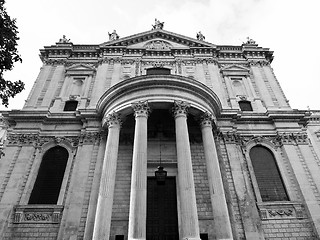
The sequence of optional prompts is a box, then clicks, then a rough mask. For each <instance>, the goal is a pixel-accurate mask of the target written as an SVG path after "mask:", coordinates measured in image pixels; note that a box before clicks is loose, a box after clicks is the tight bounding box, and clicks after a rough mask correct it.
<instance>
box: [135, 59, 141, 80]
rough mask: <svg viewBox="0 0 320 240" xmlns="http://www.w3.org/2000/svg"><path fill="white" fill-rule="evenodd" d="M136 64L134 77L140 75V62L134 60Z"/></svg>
mask: <svg viewBox="0 0 320 240" xmlns="http://www.w3.org/2000/svg"><path fill="white" fill-rule="evenodd" d="M135 63H136V67H135V74H136V76H139V75H140V66H141V61H140V59H139V58H137V59H136V61H135Z"/></svg>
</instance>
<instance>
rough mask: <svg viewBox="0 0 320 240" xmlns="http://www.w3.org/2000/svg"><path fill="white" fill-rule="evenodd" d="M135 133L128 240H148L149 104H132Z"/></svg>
mask: <svg viewBox="0 0 320 240" xmlns="http://www.w3.org/2000/svg"><path fill="white" fill-rule="evenodd" d="M132 107H133V109H134V114H135V119H136V124H135V131H134V144H133V157H132V175H131V192H130V210H129V230H128V239H129V240H131V239H146V219H147V120H148V113H149V107H148V103H147V102H146V101H145V102H138V103H134V104H132Z"/></svg>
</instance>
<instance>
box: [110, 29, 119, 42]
mask: <svg viewBox="0 0 320 240" xmlns="http://www.w3.org/2000/svg"><path fill="white" fill-rule="evenodd" d="M108 34H109V41H114V40H118V39H119V38H120V36H119V35H118V33H117V32H116V30H113V32H112V33H109V32H108Z"/></svg>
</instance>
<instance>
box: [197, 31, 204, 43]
mask: <svg viewBox="0 0 320 240" xmlns="http://www.w3.org/2000/svg"><path fill="white" fill-rule="evenodd" d="M197 39H198V40H200V41H204V39H206V37H205V36H204V35H203V34H202V32H201V31H199V32H198V33H197Z"/></svg>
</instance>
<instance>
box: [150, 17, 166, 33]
mask: <svg viewBox="0 0 320 240" xmlns="http://www.w3.org/2000/svg"><path fill="white" fill-rule="evenodd" d="M163 25H164V22H160V21H159V20H158V19H155V20H154V25H152V30H155V29H163Z"/></svg>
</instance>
